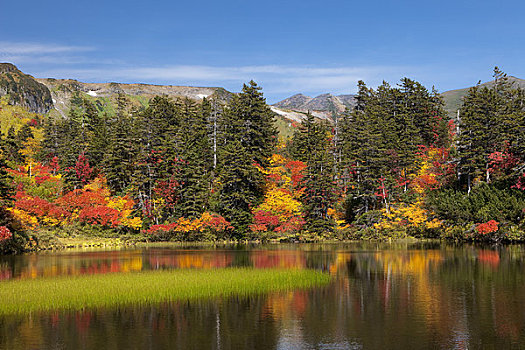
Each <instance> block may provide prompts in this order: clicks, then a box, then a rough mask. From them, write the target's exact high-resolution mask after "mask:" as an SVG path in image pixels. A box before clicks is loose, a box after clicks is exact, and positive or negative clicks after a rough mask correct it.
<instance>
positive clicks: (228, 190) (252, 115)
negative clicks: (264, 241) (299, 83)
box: [218, 81, 277, 233]
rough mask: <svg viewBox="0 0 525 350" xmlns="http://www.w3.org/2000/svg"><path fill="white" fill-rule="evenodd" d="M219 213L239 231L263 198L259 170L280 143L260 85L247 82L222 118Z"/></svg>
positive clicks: (246, 223) (245, 228)
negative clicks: (252, 209)
mask: <svg viewBox="0 0 525 350" xmlns="http://www.w3.org/2000/svg"><path fill="white" fill-rule="evenodd" d="M219 130H220V137H221V138H220V142H219V145H218V158H219V159H218V172H219V176H218V177H219V183H220V186H221V187H220V189H219V194H218V201H219V202H218V209H219V212H220V213H221V214H222V215H223V216H225V218H226V219H228V220H230V221H231V222H232V224H233V226H234V227H235V228H236V230H238V232H240V233H244V232H245V231H246V230H247V227H248V225H249V224H250V223H251V220H252V213H251V208H253V207H255V206H256V205H257V204H259V202H260V201H261V200H262V198H263V193H264V191H263V186H264V177H263V176H262V174H261V172H260V171H259V170H258V169H257V166H259V167H262V168H263V169H264V168H265V167H266V166H267V165H268V159H269V157H270V156H271V154H272V152H273V151H274V148H275V145H276V143H277V130H276V129H275V126H274V114H273V112H272V111H271V110H270V108H269V107H268V106H267V105H266V100H265V99H264V97H263V94H262V92H261V88H260V87H259V86H257V84H256V83H255V82H253V81H250V83H249V84H248V85H244V86H243V89H242V92H241V93H240V94H239V95H237V96H234V97H233V98H232V100H231V101H230V102H229V103H228V105H227V106H226V108H225V110H224V113H223V115H222V118H221V119H220V121H219Z"/></svg>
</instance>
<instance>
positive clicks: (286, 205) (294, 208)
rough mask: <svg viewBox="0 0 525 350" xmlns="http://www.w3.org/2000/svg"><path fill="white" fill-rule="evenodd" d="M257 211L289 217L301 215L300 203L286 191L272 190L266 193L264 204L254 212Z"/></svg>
mask: <svg viewBox="0 0 525 350" xmlns="http://www.w3.org/2000/svg"><path fill="white" fill-rule="evenodd" d="M259 210H262V211H267V212H271V213H274V214H279V215H283V216H286V217H291V216H294V215H300V214H301V203H300V202H299V201H298V200H296V199H294V198H293V197H292V196H291V195H290V194H289V193H287V192H286V191H284V190H282V189H280V188H273V189H271V190H269V191H268V192H267V193H266V195H265V197H264V202H263V203H262V204H261V205H260V206H259V207H258V208H257V209H256V210H255V211H259Z"/></svg>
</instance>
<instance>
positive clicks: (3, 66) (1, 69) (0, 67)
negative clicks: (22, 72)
mask: <svg viewBox="0 0 525 350" xmlns="http://www.w3.org/2000/svg"><path fill="white" fill-rule="evenodd" d="M9 72H19V69H18V68H17V67H16V66H15V65H14V64H12V63H8V62H3V63H0V73H9Z"/></svg>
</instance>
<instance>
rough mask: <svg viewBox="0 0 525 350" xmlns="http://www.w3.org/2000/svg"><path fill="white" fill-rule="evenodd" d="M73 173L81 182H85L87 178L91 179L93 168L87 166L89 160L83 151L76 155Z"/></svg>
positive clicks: (87, 180)
mask: <svg viewBox="0 0 525 350" xmlns="http://www.w3.org/2000/svg"><path fill="white" fill-rule="evenodd" d="M75 173H76V174H77V178H78V179H79V180H80V181H81V182H82V183H83V184H87V183H88V182H89V180H92V179H93V174H94V171H93V168H92V167H90V166H89V161H88V159H87V158H86V156H85V154H84V152H82V153H81V154H79V155H78V159H77V163H76V164H75Z"/></svg>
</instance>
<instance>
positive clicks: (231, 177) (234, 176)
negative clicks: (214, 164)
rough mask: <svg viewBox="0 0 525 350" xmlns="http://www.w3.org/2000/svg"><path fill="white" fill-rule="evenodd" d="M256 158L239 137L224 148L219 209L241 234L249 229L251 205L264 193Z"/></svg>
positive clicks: (240, 236) (261, 176) (239, 236)
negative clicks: (253, 158) (253, 162)
mask: <svg viewBox="0 0 525 350" xmlns="http://www.w3.org/2000/svg"><path fill="white" fill-rule="evenodd" d="M252 161H253V160H252V158H251V154H250V152H249V151H248V150H247V149H246V148H245V147H244V146H243V145H242V143H241V142H240V141H239V140H233V141H231V142H228V143H227V144H226V145H225V146H224V147H223V149H222V152H221V165H220V167H221V171H220V174H219V178H218V181H219V183H220V191H219V194H218V205H217V209H218V211H219V213H221V215H223V216H224V217H225V218H226V220H228V221H229V222H230V223H231V224H232V226H233V227H234V228H235V235H236V237H237V238H242V236H243V235H244V234H245V233H246V232H247V231H248V226H249V225H250V224H251V223H252V213H251V209H252V208H254V207H255V206H256V205H257V204H258V202H259V201H260V199H261V198H262V196H263V194H264V192H263V186H262V184H263V182H264V177H263V175H262V173H261V172H260V171H259V170H258V169H257V168H256V167H255V166H253V164H252Z"/></svg>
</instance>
